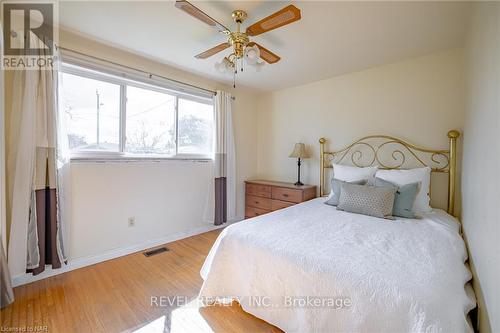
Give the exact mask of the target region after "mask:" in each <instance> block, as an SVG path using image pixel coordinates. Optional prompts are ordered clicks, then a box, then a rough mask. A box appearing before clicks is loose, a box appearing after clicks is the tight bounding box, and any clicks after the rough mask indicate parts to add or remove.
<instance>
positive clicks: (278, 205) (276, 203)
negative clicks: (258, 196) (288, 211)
mask: <svg viewBox="0 0 500 333" xmlns="http://www.w3.org/2000/svg"><path fill="white" fill-rule="evenodd" d="M293 205H295V203H294V202H287V201H281V200H274V199H273V200H271V210H272V211H275V210H278V209H283V208H286V207H290V206H293Z"/></svg>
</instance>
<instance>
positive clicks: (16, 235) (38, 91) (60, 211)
mask: <svg viewBox="0 0 500 333" xmlns="http://www.w3.org/2000/svg"><path fill="white" fill-rule="evenodd" d="M32 38H33V39H32V41H31V45H37V44H39V43H41V42H40V41H39V40H38V38H36V37H34V36H32ZM39 45H40V44H39ZM54 52H55V56H54V69H53V70H49V69H45V68H44V69H38V70H37V69H31V70H16V71H15V72H14V82H13V89H12V91H13V92H14V93H13V96H12V109H11V123H10V135H9V141H8V145H9V154H8V157H7V177H8V179H9V181H8V189H7V190H8V195H7V198H8V202H7V206H8V209H9V211H10V236H9V246H8V264H9V268H10V270H11V274H12V275H13V276H16V275H20V274H23V273H25V272H26V271H27V270H29V269H38V270H39V271H38V272H37V273H39V272H41V271H43V270H44V269H45V255H47V253H45V248H43V249H42V251H40V246H42V245H40V244H41V243H42V244H44V243H45V240H44V239H43V237H42V236H41V235H45V232H46V231H47V233H50V232H52V231H53V232H54V234H53V235H51V236H50V237H51V242H52V243H53V244H54V246H53V247H52V248H51V249H48V250H47V252H48V254H50V255H52V257H55V258H56V261H57V262H58V263H57V266H54V262H52V264H53V266H54V267H58V266H60V264H64V263H65V261H66V259H67V256H66V251H65V246H67V243H66V244H65V243H64V240H67V237H66V235H67V229H66V228H64V226H67V225H69V220H62V219H61V217H64V218H67V212H68V211H69V210H68V205H69V204H68V201H67V200H65V199H66V196H65V195H62V196H61V195H60V194H63V193H64V194H66V192H64V188H65V187H61V184H64V185H65V186H66V184H69V178H68V177H69V172H68V170H69V159H68V158H67V154H66V153H65V152H66V151H67V149H64V148H63V146H64V145H63V142H65V140H60V139H59V138H58V134H59V130H58V127H59V125H60V121H59V117H58V114H57V110H58V105H57V88H58V86H57V77H58V71H57V64H58V55H57V51H56V49H55V48H54ZM41 55H43V52H42V54H41ZM47 176H48V177H47ZM49 188H50V190H51V191H52V192H51V193H53V194H55V196H54V199H55V200H53V202H52V203H53V204H52V205H51V206H53V207H54V208H53V209H52V213H53V216H57V217H56V218H55V221H54V226H55V227H56V228H51V230H52V231H51V230H43V231H42V230H40V228H45V223H44V222H43V221H39V220H40V218H39V216H38V217H37V215H43V214H42V212H41V211H38V212H37V210H41V209H45V200H46V199H47V200H49V199H50V198H49V193H48V190H49ZM61 188H62V189H63V190H61ZM60 190H61V191H60ZM60 192H61V193H60ZM54 210H55V212H54ZM49 213H50V211H49ZM49 229H50V228H49ZM40 232H42V233H40ZM43 246H44V245H43ZM47 246H49V244H48V245H47Z"/></svg>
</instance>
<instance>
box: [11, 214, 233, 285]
mask: <svg viewBox="0 0 500 333" xmlns="http://www.w3.org/2000/svg"><path fill="white" fill-rule="evenodd" d="M235 222H236V221H235ZM231 223H234V222H228V223H226V224H223V225H218V226H215V225H213V224H212V225H210V224H207V225H206V226H205V225H204V226H201V227H197V228H194V229H191V230H188V231H183V232H177V233H174V234H171V235H168V236H166V237H162V238H157V239H155V240H151V241H146V242H143V243H139V244H136V245H133V246H128V247H124V248H118V249H113V250H110V251H106V252H104V253H102V254H98V255H92V256H88V257H82V258H76V259H72V260H70V261H68V264H67V265H65V266H63V267H61V268H58V269H52V268H51V267H47V268H46V269H45V271H43V272H42V273H40V274H38V275H32V274H27V273H25V274H20V275H17V276H13V277H12V286H13V287H17V286H21V285H24V284H28V283H31V282H35V281H39V280H43V279H46V278H48V277H51V276H55V275H59V274H63V273H66V272H70V271H73V270H75V269H78V268H82V267H86V266H90V265H94V264H98V263H100V262H104V261H107V260H111V259H115V258H119V257H122V256H126V255H128V254H132V253H135V252H139V251H143V250H145V249H149V248H151V247H155V246H159V245H163V244H166V243H171V242H174V241H177V240H181V239H184V238H187V237H191V236H195V235H199V234H202V233H204V232H208V231H212V230H215V229H220V228H224V227H227V226H228V225H229V224H231Z"/></svg>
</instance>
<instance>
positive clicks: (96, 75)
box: [59, 61, 215, 161]
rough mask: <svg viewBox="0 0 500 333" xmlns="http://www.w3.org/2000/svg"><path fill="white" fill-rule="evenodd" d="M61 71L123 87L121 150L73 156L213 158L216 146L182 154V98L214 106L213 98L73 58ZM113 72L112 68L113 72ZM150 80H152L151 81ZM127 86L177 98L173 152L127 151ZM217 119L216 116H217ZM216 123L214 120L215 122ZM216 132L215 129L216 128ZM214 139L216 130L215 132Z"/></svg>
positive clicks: (101, 157) (78, 153)
mask: <svg viewBox="0 0 500 333" xmlns="http://www.w3.org/2000/svg"><path fill="white" fill-rule="evenodd" d="M59 72H60V73H64V74H71V75H76V76H80V77H84V78H88V79H93V80H98V81H102V82H107V83H112V84H116V85H119V86H120V101H119V107H120V110H119V119H120V120H119V122H120V124H119V144H118V151H97V150H95V151H93V150H88V151H71V153H70V159H71V160H72V161H73V160H74V161H77V160H82V161H84V160H87V161H90V160H111V161H122V160H123V161H127V160H129V161H136V160H153V161H156V160H197V161H209V160H210V161H211V160H213V159H214V149H213V148H212V152H211V153H209V154H186V153H179V140H178V139H179V131H178V129H179V123H178V120H179V108H178V106H179V98H181V99H186V100H190V101H194V102H197V103H201V104H206V105H211V106H212V108H214V107H215V103H214V100H213V97H212V98H208V97H205V96H203V97H202V96H197V95H194V94H193V95H191V94H189V93H185V92H182V91H176V90H175V89H172V88H170V87H166V86H164V85H162V84H161V83H160V82H158V83H156V82H154V83H153V82H151V83H150V82H144V81H145V80H135V79H129V78H125V76H126V75H125V74H123V75H122V76H124V77H119V76H117V75H116V74H114V73H113V74H111V73H110V71H106V70H101V69H100V68H95V67H94V66H92V67H90V66H89V67H87V66H84V65H81V64H79V63H76V64H75V63H73V62H70V61H63V62H62V63H61V67H60V70H59ZM111 72H112V71H111ZM148 81H149V80H148ZM127 86H132V87H136V88H141V89H147V90H151V91H156V92H159V93H164V94H168V95H170V96H173V97H174V119H175V120H174V122H175V123H174V125H175V139H174V140H175V153H174V154H173V155H167V154H133V153H127V152H126V151H125V147H126V139H127V137H126V134H127ZM214 121H215V119H214ZM214 126H215V122H214ZM214 132H215V131H214ZM214 140H215V133H214Z"/></svg>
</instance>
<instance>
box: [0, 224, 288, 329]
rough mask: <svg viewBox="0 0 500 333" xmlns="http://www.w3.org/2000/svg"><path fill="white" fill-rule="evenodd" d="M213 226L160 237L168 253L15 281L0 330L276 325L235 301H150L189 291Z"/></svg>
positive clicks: (194, 289) (193, 291)
mask: <svg viewBox="0 0 500 333" xmlns="http://www.w3.org/2000/svg"><path fill="white" fill-rule="evenodd" d="M219 232H220V230H219V231H217V230H216V231H211V232H208V233H204V234H201V235H197V236H193V237H190V238H186V239H183V240H180V241H176V242H173V243H170V244H167V246H168V248H169V249H170V251H169V252H164V253H161V254H158V255H155V256H152V257H149V258H146V257H145V256H144V255H143V254H142V253H134V254H131V255H128V256H124V257H121V258H117V259H114V260H110V261H106V262H104V263H100V264H97V265H93V266H89V267H85V268H81V269H78V270H75V271H71V272H68V273H65V274H61V275H57V276H54V277H50V278H47V279H45V280H41V281H37V282H33V283H31V284H28V285H24V286H20V287H17V288H15V289H14V293H15V302H14V303H13V304H11V305H10V306H8V307H7V308H5V309H3V310H1V312H0V316H1V318H0V322H1V327H0V331H1V332H7V330H8V329H9V331H11V332H15V331H18V332H30V331H32V332H64V333H70V332H85V333H89V332H124V331H125V332H135V331H137V332H173V333H176V332H280V330H279V329H278V328H276V327H274V326H271V325H269V324H267V323H266V322H264V321H262V320H260V319H257V318H255V317H253V316H251V315H250V314H247V313H246V312H244V311H243V310H242V309H241V308H240V307H239V305H238V304H235V305H232V306H211V307H204V308H198V307H197V306H192V305H183V303H182V301H183V299H184V298H181V299H180V304H179V306H168V304H167V305H166V306H155V305H153V306H152V305H151V303H152V302H151V297H152V296H175V295H180V296H185V300H186V302H188V301H190V300H192V299H194V298H196V296H197V295H198V292H199V290H200V287H201V284H202V279H201V277H200V274H199V272H200V268H201V265H202V264H203V261H204V259H205V257H206V255H207V253H208V251H209V250H210V247H211V246H212V244H213V243H214V241H215V239H216V237H217V235H218V234H219ZM157 300H158V304H159V301H160V300H161V299H160V298H158V299H157ZM165 303H168V302H165ZM164 305H165V304H164Z"/></svg>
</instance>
